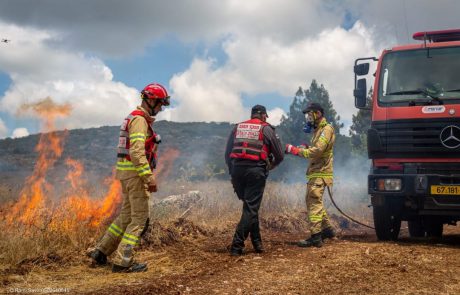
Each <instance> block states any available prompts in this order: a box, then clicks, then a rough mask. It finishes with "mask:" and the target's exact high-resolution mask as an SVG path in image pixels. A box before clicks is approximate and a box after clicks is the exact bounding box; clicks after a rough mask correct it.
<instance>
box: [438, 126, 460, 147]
mask: <svg viewBox="0 0 460 295" xmlns="http://www.w3.org/2000/svg"><path fill="white" fill-rule="evenodd" d="M439 139H440V140H441V143H442V145H443V146H445V147H446V148H448V149H456V148H458V147H459V146H460V127H458V126H455V125H449V126H446V127H444V129H442V131H441V134H440V135H439Z"/></svg>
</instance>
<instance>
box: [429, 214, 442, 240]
mask: <svg viewBox="0 0 460 295" xmlns="http://www.w3.org/2000/svg"><path fill="white" fill-rule="evenodd" d="M443 225H444V224H443V222H442V221H441V220H438V219H436V218H432V219H431V218H430V219H427V220H426V222H425V230H426V235H427V236H428V237H431V238H441V237H442V231H443Z"/></svg>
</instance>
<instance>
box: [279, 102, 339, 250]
mask: <svg viewBox="0 0 460 295" xmlns="http://www.w3.org/2000/svg"><path fill="white" fill-rule="evenodd" d="M303 113H304V114H305V117H306V122H307V123H306V125H305V126H304V132H306V133H310V132H311V131H313V137H312V139H311V146H299V147H296V146H293V145H291V144H286V149H285V153H286V154H292V155H295V156H299V157H303V158H307V159H309V160H310V163H309V165H308V169H307V193H306V203H307V211H308V219H309V222H310V232H311V236H310V238H308V239H306V240H302V241H299V242H298V243H297V245H298V246H299V247H312V246H314V247H321V246H322V245H323V240H324V239H328V238H333V237H335V235H336V234H335V231H334V228H333V227H332V224H331V223H330V221H329V217H328V215H327V213H326V210H325V209H324V205H323V194H324V191H325V189H327V190H328V191H330V190H331V188H332V183H333V179H332V176H333V175H332V174H333V167H332V166H333V163H332V162H333V149H334V142H335V134H334V128H333V127H332V125H331V124H329V123H328V122H327V121H326V118H325V117H324V109H323V108H322V107H321V105H320V104H318V103H310V104H309V105H308V106H307V108H306V109H305V110H303Z"/></svg>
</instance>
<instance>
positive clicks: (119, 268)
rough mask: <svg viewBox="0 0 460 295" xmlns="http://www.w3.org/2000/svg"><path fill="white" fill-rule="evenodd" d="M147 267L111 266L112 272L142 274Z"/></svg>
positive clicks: (139, 264)
mask: <svg viewBox="0 0 460 295" xmlns="http://www.w3.org/2000/svg"><path fill="white" fill-rule="evenodd" d="M147 269H148V267H147V264H145V263H133V265H131V266H128V267H124V266H121V265H116V264H114V265H112V272H144V271H147Z"/></svg>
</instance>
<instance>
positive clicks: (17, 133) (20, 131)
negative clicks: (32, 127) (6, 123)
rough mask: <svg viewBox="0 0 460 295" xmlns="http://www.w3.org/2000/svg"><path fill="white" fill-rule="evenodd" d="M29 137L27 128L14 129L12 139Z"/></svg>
mask: <svg viewBox="0 0 460 295" xmlns="http://www.w3.org/2000/svg"><path fill="white" fill-rule="evenodd" d="M28 135H29V131H28V130H27V128H22V127H21V128H16V129H14V130H13V134H12V135H11V137H12V138H18V137H25V136H28Z"/></svg>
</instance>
